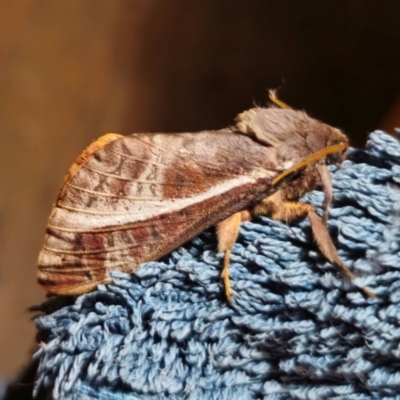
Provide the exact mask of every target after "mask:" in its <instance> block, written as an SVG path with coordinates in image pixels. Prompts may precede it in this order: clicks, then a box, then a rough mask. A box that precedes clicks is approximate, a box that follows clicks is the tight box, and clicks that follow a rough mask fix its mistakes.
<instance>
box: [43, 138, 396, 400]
mask: <svg viewBox="0 0 400 400" xmlns="http://www.w3.org/2000/svg"><path fill="white" fill-rule="evenodd" d="M331 172H332V180H333V188H334V200H333V204H332V206H331V209H330V218H329V223H328V225H329V230H330V232H331V235H332V238H333V239H334V241H335V242H336V245H337V248H338V253H339V255H340V257H341V258H342V259H343V260H344V262H345V263H346V264H347V266H348V267H349V268H350V269H351V270H353V271H354V273H355V274H356V275H357V276H358V278H357V279H356V281H355V283H354V282H349V281H348V280H347V279H346V278H344V276H343V274H342V273H341V272H340V271H339V270H338V268H337V267H335V266H333V265H331V264H330V263H329V262H327V261H326V259H325V258H324V257H323V256H322V255H321V253H320V252H319V250H318V248H317V247H316V245H315V244H314V243H313V238H312V234H311V229H310V226H309V222H308V221H307V220H304V221H300V222H299V223H296V224H293V225H292V226H290V227H289V226H287V225H285V224H283V223H281V222H277V221H272V220H270V219H268V218H257V219H255V220H254V221H253V222H247V223H243V224H242V226H241V229H240V236H239V239H238V241H237V243H236V245H235V246H234V249H233V251H232V256H231V264H230V278H231V284H232V289H233V292H234V298H233V300H232V301H231V302H228V301H226V300H225V297H224V294H223V293H224V290H223V287H222V283H221V278H220V272H221V260H222V257H223V255H222V254H217V253H216V251H215V247H216V237H215V233H214V230H209V231H206V232H205V233H203V234H201V235H200V236H198V237H196V238H195V239H193V240H192V241H190V242H189V243H187V244H186V245H184V246H182V247H180V248H179V249H177V250H176V251H174V252H173V253H172V254H171V255H170V256H168V257H166V258H164V259H163V260H162V261H159V262H149V263H145V264H142V265H141V266H140V267H139V268H138V269H137V270H136V271H135V273H134V274H132V275H129V274H124V273H120V272H115V273H113V274H112V276H113V281H112V283H110V284H108V285H100V286H99V288H98V290H96V291H94V292H92V293H88V294H85V295H82V296H79V297H77V298H72V299H61V300H56V301H55V302H54V301H52V300H50V301H49V302H47V303H45V304H44V305H43V306H42V307H41V308H42V311H43V315H41V316H39V317H37V318H36V325H37V328H38V330H39V335H38V338H39V340H40V343H41V347H40V350H39V351H38V352H37V353H36V355H35V357H36V358H40V365H39V369H38V374H37V381H36V390H38V389H39V388H42V390H45V391H47V392H48V393H52V396H53V398H55V399H66V400H72V399H87V400H89V399H102V400H111V399H112V400H120V399H127V400H133V399H140V400H142V399H164V398H168V399H227V400H234V399H260V398H263V399H269V400H285V399H376V398H379V399H400V256H399V247H400V229H399V225H400V191H399V183H400V145H399V143H398V142H397V141H396V140H395V139H394V138H392V137H390V136H388V135H386V134H384V133H383V132H379V131H377V132H374V133H372V134H371V136H370V139H369V141H368V144H367V150H366V151H363V150H356V149H351V150H350V151H349V155H348V160H346V161H345V162H344V163H343V166H342V168H340V169H338V168H336V167H332V168H331ZM302 201H305V202H309V203H311V204H313V205H314V206H316V208H317V210H318V211H319V213H320V215H321V205H322V202H323V193H322V192H321V191H318V190H315V191H313V192H312V193H309V194H307V195H306V196H305V197H304V198H303V199H302ZM356 285H358V286H368V287H369V288H370V289H371V290H372V291H373V292H374V293H375V294H376V295H377V299H371V298H368V297H366V296H365V295H364V294H363V293H362V292H361V291H360V289H359V288H357V286H356ZM59 302H61V303H62V304H59Z"/></svg>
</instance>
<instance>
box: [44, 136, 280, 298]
mask: <svg viewBox="0 0 400 400" xmlns="http://www.w3.org/2000/svg"><path fill="white" fill-rule="evenodd" d="M108 139H109V140H106V141H104V140H103V141H101V140H102V138H100V139H99V141H98V142H95V144H93V145H91V146H90V147H89V150H86V151H85V152H84V153H83V155H82V156H81V157H79V158H78V161H77V162H76V163H75V164H74V165H73V167H71V169H70V173H69V174H68V175H67V177H66V179H65V181H64V186H63V187H62V189H61V191H60V193H59V196H58V199H57V201H56V203H55V205H54V207H53V209H52V212H51V215H50V218H49V221H48V224H47V227H46V230H47V231H46V237H45V241H44V245H43V248H42V250H41V252H40V255H39V261H38V264H39V265H38V267H39V268H38V281H39V283H40V284H41V285H42V286H43V287H44V288H45V289H46V290H48V291H49V292H52V293H58V294H80V293H84V292H87V291H90V290H92V289H94V288H95V287H96V286H97V285H98V284H99V283H103V282H107V281H108V280H109V272H110V271H112V270H120V271H125V272H132V271H133V270H134V268H135V267H136V266H137V265H138V264H140V263H142V262H145V261H151V260H157V259H158V258H160V257H162V256H163V255H165V254H168V253H169V252H170V251H172V250H173V249H175V248H177V247H178V246H179V245H181V244H183V243H184V242H186V241H187V240H189V239H190V238H192V237H194V236H195V235H197V234H198V233H200V232H201V231H203V230H204V229H206V228H208V227H209V226H212V225H214V224H216V223H218V222H219V221H221V220H223V219H225V218H226V217H228V216H229V215H231V214H233V213H234V212H237V211H240V210H243V209H245V208H248V207H249V206H250V205H252V204H254V203H256V202H257V201H259V200H261V199H262V198H263V197H265V196H266V195H268V194H270V192H271V190H272V189H271V181H272V179H273V177H274V176H275V175H276V170H277V165H276V157H275V151H274V149H272V148H268V147H265V146H263V145H261V144H260V143H258V142H256V141H253V140H252V139H250V138H249V137H247V136H244V135H241V134H238V133H235V132H234V131H233V130H225V131H218V132H212V131H206V132H199V133H196V134H193V133H190V134H133V135H131V136H126V137H117V136H115V137H114V136H113V137H111V138H108ZM99 142H100V143H99ZM96 143H99V144H98V145H96Z"/></svg>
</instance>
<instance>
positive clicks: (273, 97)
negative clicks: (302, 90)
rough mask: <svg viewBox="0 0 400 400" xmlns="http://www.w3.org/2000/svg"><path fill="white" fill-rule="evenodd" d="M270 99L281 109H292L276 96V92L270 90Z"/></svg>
mask: <svg viewBox="0 0 400 400" xmlns="http://www.w3.org/2000/svg"><path fill="white" fill-rule="evenodd" d="M268 95H269V96H268V97H269V99H270V100H271V101H272V102H273V103H274V104H276V105H277V106H278V107H279V108H284V109H289V110H290V109H291V108H292V107H290V106H288V105H287V104H286V103H284V102H283V101H281V100H279V99H278V97H277V96H276V90H272V89H271V90H269V91H268Z"/></svg>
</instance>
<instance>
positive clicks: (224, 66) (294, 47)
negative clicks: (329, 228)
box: [0, 0, 400, 377]
mask: <svg viewBox="0 0 400 400" xmlns="http://www.w3.org/2000/svg"><path fill="white" fill-rule="evenodd" d="M0 7H1V10H2V11H1V13H0V63H1V70H0V87H1V90H0V135H1V136H0V139H1V141H0V143H1V144H0V146H1V153H0V154H1V156H0V170H1V179H0V326H1V329H0V377H1V376H10V375H11V374H12V373H15V372H16V371H18V369H19V368H20V367H21V366H23V364H24V362H25V361H26V360H27V359H28V357H29V350H30V348H31V347H32V344H33V342H34V333H35V329H34V326H33V323H32V322H31V321H30V315H29V313H28V312H27V311H26V308H27V307H28V306H30V305H33V304H38V303H40V302H41V301H43V300H44V298H45V294H44V293H43V292H42V291H41V290H40V289H39V288H38V287H37V286H36V279H35V275H36V257H37V253H38V251H39V249H40V246H41V243H42V240H43V235H44V225H45V222H46V219H47V216H48V214H49V212H50V208H51V204H52V202H53V200H54V199H55V196H56V193H57V190H58V188H59V185H60V184H61V182H62V179H63V176H64V174H65V172H66V171H67V169H68V167H69V165H70V164H71V163H72V162H73V160H74V159H75V158H76V156H78V154H79V153H80V152H81V150H82V149H83V148H84V147H85V146H86V145H88V144H89V143H90V142H91V141H92V140H93V139H95V138H96V137H98V136H101V135H102V134H104V133H105V132H120V133H125V134H128V133H130V132H133V131H135V132H138V131H190V130H200V129H207V128H221V127H224V126H227V125H229V124H231V123H232V121H233V118H234V117H235V115H236V114H237V113H238V112H240V111H242V110H243V109H246V108H249V107H251V106H252V105H253V104H254V103H257V104H259V105H263V104H266V99H267V89H269V88H277V87H280V86H282V87H281V90H280V91H279V95H280V97H281V98H282V99H283V100H284V101H285V102H287V103H289V104H290V105H292V106H293V107H295V108H304V109H306V110H307V111H308V112H309V113H310V114H311V115H313V116H314V117H317V118H320V119H322V120H324V121H326V122H328V123H330V124H332V125H335V126H338V127H341V128H343V129H344V130H345V131H346V132H347V133H348V134H349V135H350V136H351V138H352V142H353V144H356V145H359V146H362V145H363V144H364V142H365V140H366V137H367V133H368V132H369V131H371V130H372V129H375V128H377V127H385V128H387V129H392V127H393V126H394V125H396V124H397V125H400V121H399V112H398V111H397V109H398V107H397V106H396V99H398V96H399V87H400V74H399V65H400V52H399V51H398V48H399V43H400V2H396V1H380V2H367V1H357V0H351V1H339V0H335V1H319V0H312V1H310V0H309V1H307V2H299V1H296V0H293V1H286V0H280V1H266V0H259V1H257V0H253V1H246V2H239V1H236V2H234V1H216V0H214V1H210V0H202V1H201V2H200V1H198V2H187V1H185V0H182V1H179V0H178V1H177V0H170V1H167V2H165V1H156V0H146V1H144V0H143V1H140V0H113V1H107V0H96V1H94V0H92V1H89V0H57V1H46V0H45V1H32V0H23V1H15V2H14V1H11V0H0Z"/></svg>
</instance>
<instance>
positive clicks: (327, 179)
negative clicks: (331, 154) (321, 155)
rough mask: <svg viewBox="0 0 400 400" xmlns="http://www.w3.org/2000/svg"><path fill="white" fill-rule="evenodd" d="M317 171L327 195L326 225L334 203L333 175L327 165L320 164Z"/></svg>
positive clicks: (325, 206)
mask: <svg viewBox="0 0 400 400" xmlns="http://www.w3.org/2000/svg"><path fill="white" fill-rule="evenodd" d="M317 170H318V173H319V176H320V177H321V183H322V190H323V191H324V193H325V201H324V216H323V221H324V224H325V225H326V224H327V222H328V213H329V206H330V204H331V202H332V181H331V174H330V173H329V170H328V167H327V166H326V164H325V163H324V164H319V165H318V166H317Z"/></svg>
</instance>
